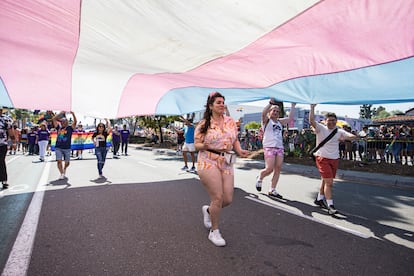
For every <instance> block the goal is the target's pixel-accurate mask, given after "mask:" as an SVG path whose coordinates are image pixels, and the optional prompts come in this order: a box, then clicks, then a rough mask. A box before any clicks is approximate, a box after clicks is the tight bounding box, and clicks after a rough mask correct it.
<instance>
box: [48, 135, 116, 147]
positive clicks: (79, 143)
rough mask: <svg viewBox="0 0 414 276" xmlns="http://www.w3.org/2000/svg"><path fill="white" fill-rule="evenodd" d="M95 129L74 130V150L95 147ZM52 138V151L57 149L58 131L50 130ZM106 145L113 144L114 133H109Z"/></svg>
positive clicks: (72, 145)
mask: <svg viewBox="0 0 414 276" xmlns="http://www.w3.org/2000/svg"><path fill="white" fill-rule="evenodd" d="M92 135H93V131H90V132H73V133H72V144H71V146H70V148H71V149H72V150H84V149H93V148H95V145H94V144H93V140H92ZM50 139H51V147H52V151H54V150H55V146H56V139H57V132H56V131H52V132H50ZM106 146H107V147H110V146H112V134H109V135H108V138H107V139H106Z"/></svg>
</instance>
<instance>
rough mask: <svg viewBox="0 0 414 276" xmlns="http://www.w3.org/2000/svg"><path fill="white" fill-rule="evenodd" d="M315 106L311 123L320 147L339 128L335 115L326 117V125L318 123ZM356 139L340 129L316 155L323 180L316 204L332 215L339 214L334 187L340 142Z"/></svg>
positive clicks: (311, 111)
mask: <svg viewBox="0 0 414 276" xmlns="http://www.w3.org/2000/svg"><path fill="white" fill-rule="evenodd" d="M315 106H316V104H311V106H310V112H309V121H310V124H311V125H312V127H313V128H314V129H315V132H316V145H319V143H320V142H322V141H323V140H324V139H325V138H326V137H328V136H329V134H330V133H331V132H332V131H333V130H334V129H335V128H337V127H336V122H337V117H336V115H335V113H327V114H326V115H325V124H322V123H318V122H316V121H315ZM355 138H356V136H355V135H353V134H352V133H350V132H347V131H345V130H343V129H342V128H338V132H337V133H336V134H335V135H334V136H333V137H332V138H331V139H330V140H329V141H328V142H327V143H326V144H325V145H323V146H322V147H320V148H319V150H317V151H316V152H315V153H314V155H315V157H316V166H317V167H318V170H319V173H320V175H321V178H322V183H321V186H320V189H319V193H318V197H317V198H316V199H315V202H314V203H315V204H316V205H318V206H320V207H323V208H327V209H328V212H329V214H330V215H334V214H336V213H337V210H336V209H335V207H334V204H333V198H332V187H333V182H334V178H335V175H336V171H337V170H338V165H339V142H340V141H344V140H352V139H355ZM325 200H326V203H325Z"/></svg>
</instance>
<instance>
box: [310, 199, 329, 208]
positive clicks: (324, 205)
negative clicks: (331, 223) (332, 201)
mask: <svg viewBox="0 0 414 276" xmlns="http://www.w3.org/2000/svg"><path fill="white" fill-rule="evenodd" d="M313 203H315V205H317V206H319V207H321V208H323V209H328V206H326V204H325V201H324V200H323V199H320V200H318V199H315V201H314V202H313Z"/></svg>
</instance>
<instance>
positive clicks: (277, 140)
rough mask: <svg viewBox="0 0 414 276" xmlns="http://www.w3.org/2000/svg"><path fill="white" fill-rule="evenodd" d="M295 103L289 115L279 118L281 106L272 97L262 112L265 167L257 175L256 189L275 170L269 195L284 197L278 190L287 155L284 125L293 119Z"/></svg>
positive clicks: (258, 189)
mask: <svg viewBox="0 0 414 276" xmlns="http://www.w3.org/2000/svg"><path fill="white" fill-rule="evenodd" d="M295 106H296V104H295V103H292V106H291V109H290V113H289V117H284V118H279V114H280V108H279V106H278V104H277V101H276V100H275V99H274V98H271V99H270V101H269V104H268V105H267V106H266V107H265V108H264V109H263V112H262V128H263V129H264V131H263V150H264V160H265V168H264V169H263V170H261V171H260V173H259V175H258V176H257V177H256V190H257V191H258V192H260V191H261V190H262V181H263V178H265V177H266V176H268V175H270V174H271V173H272V172H273V176H272V182H271V185H270V189H269V192H268V195H269V196H271V197H276V198H279V199H282V198H283V197H282V196H281V195H280V194H279V193H278V192H277V191H276V185H277V183H278V181H279V176H280V171H281V169H282V164H283V158H284V155H285V151H284V146H283V135H282V131H283V126H284V125H286V124H288V123H289V122H290V121H292V120H293V116H294V112H295Z"/></svg>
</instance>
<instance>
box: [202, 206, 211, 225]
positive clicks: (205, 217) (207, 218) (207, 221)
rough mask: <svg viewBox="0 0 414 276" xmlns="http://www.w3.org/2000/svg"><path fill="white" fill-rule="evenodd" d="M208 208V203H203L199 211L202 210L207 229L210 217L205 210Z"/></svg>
mask: <svg viewBox="0 0 414 276" xmlns="http://www.w3.org/2000/svg"><path fill="white" fill-rule="evenodd" d="M207 210H208V205H204V206H203V207H201V211H202V212H203V221H204V226H205V227H206V228H207V229H210V228H211V219H210V214H209V213H208V212H207Z"/></svg>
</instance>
